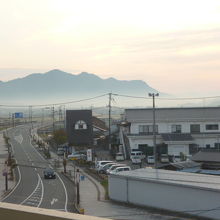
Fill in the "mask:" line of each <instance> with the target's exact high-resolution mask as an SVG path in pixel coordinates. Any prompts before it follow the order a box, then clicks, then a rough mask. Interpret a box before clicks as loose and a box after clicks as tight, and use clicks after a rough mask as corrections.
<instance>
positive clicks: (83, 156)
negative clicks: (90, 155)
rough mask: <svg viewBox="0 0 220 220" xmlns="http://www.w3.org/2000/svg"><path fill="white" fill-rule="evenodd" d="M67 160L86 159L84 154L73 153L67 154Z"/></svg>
mask: <svg viewBox="0 0 220 220" xmlns="http://www.w3.org/2000/svg"><path fill="white" fill-rule="evenodd" d="M67 158H68V159H69V160H86V155H85V154H78V153H73V154H70V155H68V156H67Z"/></svg>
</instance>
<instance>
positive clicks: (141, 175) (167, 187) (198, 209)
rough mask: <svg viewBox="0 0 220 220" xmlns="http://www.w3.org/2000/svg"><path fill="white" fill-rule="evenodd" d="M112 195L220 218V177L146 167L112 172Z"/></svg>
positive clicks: (110, 177)
mask: <svg viewBox="0 0 220 220" xmlns="http://www.w3.org/2000/svg"><path fill="white" fill-rule="evenodd" d="M108 187H109V197H110V199H112V200H115V201H118V202H123V203H124V202H126V203H130V204H135V205H140V206H146V207H153V208H157V209H161V210H171V211H173V212H179V213H184V214H190V215H196V216H200V217H205V218H209V219H220V217H219V216H220V209H219V204H220V177H219V176H214V175H204V174H194V173H184V172H176V171H168V170H161V169H152V168H143V169H136V170H132V171H124V172H119V173H117V174H111V175H110V176H109V179H108Z"/></svg>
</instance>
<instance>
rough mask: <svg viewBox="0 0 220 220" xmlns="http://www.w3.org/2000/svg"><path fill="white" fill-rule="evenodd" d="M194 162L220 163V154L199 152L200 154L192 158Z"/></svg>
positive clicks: (216, 152) (217, 152)
mask: <svg viewBox="0 0 220 220" xmlns="http://www.w3.org/2000/svg"><path fill="white" fill-rule="evenodd" d="M192 160H193V161H198V162H218V163H220V152H219V151H214V152H206V151H199V152H198V153H196V154H194V155H193V157H192Z"/></svg>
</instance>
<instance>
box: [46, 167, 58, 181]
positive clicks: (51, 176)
mask: <svg viewBox="0 0 220 220" xmlns="http://www.w3.org/2000/svg"><path fill="white" fill-rule="evenodd" d="M44 179H56V174H55V172H54V170H52V169H50V168H47V169H45V170H44Z"/></svg>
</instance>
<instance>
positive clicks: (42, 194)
mask: <svg viewBox="0 0 220 220" xmlns="http://www.w3.org/2000/svg"><path fill="white" fill-rule="evenodd" d="M38 176H39V177H40V175H39V174H38ZM40 181H41V187H42V191H41V198H40V202H39V204H38V206H37V207H40V205H41V203H42V201H43V197H44V184H43V181H42V179H41V177H40Z"/></svg>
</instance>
